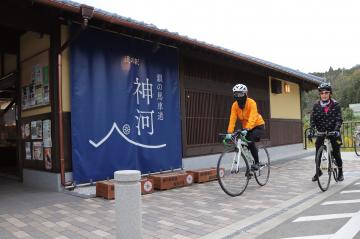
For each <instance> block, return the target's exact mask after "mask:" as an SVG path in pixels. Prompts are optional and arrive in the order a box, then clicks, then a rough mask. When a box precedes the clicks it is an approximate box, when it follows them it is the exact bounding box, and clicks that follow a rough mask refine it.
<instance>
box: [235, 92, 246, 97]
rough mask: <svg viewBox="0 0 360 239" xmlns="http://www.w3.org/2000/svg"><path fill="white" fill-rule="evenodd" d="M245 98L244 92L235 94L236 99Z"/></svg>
mask: <svg viewBox="0 0 360 239" xmlns="http://www.w3.org/2000/svg"><path fill="white" fill-rule="evenodd" d="M243 96H245V93H244V92H234V97H243Z"/></svg>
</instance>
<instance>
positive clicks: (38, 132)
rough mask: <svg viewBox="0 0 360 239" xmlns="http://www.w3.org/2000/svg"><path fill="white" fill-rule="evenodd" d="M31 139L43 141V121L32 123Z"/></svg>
mask: <svg viewBox="0 0 360 239" xmlns="http://www.w3.org/2000/svg"><path fill="white" fill-rule="evenodd" d="M31 139H42V120H36V121H31Z"/></svg>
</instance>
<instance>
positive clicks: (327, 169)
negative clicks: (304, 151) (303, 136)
mask: <svg viewBox="0 0 360 239" xmlns="http://www.w3.org/2000/svg"><path fill="white" fill-rule="evenodd" d="M330 160H331V159H329V158H328V152H327V149H326V147H325V145H322V146H321V147H320V148H319V150H318V152H317V154H316V176H317V182H318V185H319V188H320V189H321V191H323V192H325V191H326V190H328V188H329V185H330V179H331V165H330V164H331V162H330ZM320 172H322V175H320Z"/></svg>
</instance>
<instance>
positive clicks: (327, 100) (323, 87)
mask: <svg viewBox="0 0 360 239" xmlns="http://www.w3.org/2000/svg"><path fill="white" fill-rule="evenodd" d="M318 90H319V94H320V100H319V101H318V102H316V103H315V104H314V107H313V110H312V113H311V117H310V124H311V129H310V134H309V137H313V136H314V134H315V129H316V130H317V131H319V132H326V131H327V132H335V136H333V137H332V138H330V141H331V145H332V147H333V156H334V158H335V160H336V164H337V166H338V168H339V174H338V180H339V181H343V180H344V176H343V169H342V159H341V154H340V145H341V136H340V128H341V124H342V122H343V120H342V116H341V108H340V104H339V103H338V102H337V101H336V100H334V99H332V97H331V96H332V87H331V84H330V83H321V84H320V86H319V87H318ZM324 140H325V136H318V137H317V139H316V143H315V146H316V154H317V152H318V150H319V148H320V147H321V145H322V144H323V143H324ZM316 154H315V157H316ZM321 174H322V172H321V171H320V172H319V175H320V176H321ZM316 180H317V176H316V173H315V176H314V177H313V178H312V181H316Z"/></svg>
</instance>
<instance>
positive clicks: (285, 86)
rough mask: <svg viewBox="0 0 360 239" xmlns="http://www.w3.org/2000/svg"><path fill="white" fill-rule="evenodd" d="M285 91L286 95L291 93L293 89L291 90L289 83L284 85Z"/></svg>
mask: <svg viewBox="0 0 360 239" xmlns="http://www.w3.org/2000/svg"><path fill="white" fill-rule="evenodd" d="M284 91H285V93H290V91H291V89H290V85H289V84H288V83H284Z"/></svg>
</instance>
